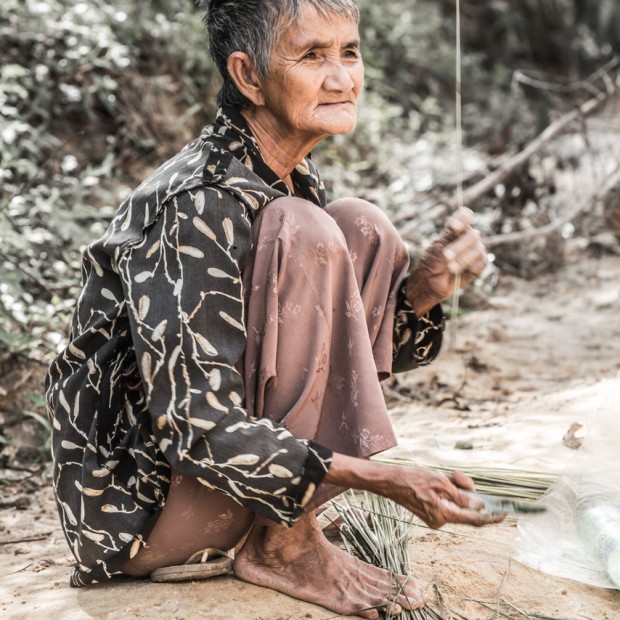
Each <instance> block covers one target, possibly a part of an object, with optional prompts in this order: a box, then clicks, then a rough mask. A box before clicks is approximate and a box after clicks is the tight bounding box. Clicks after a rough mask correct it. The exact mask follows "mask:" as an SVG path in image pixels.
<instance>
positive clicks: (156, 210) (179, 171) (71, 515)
mask: <svg viewBox="0 0 620 620" xmlns="http://www.w3.org/2000/svg"><path fill="white" fill-rule="evenodd" d="M292 177H293V181H294V183H295V186H296V190H297V192H299V193H301V194H302V195H303V196H305V197H306V198H307V199H308V200H311V201H312V202H314V203H316V204H318V205H319V206H324V205H325V191H324V188H323V185H322V183H321V182H320V180H319V177H318V174H317V172H316V169H315V168H314V166H313V165H312V163H311V162H310V160H309V159H305V160H303V161H302V162H301V163H300V164H299V165H298V166H297V168H296V169H295V171H294V172H293V175H292ZM289 193H290V192H289V190H288V188H287V186H286V185H285V184H284V183H283V182H282V181H281V180H280V179H278V178H277V177H276V175H275V174H274V173H273V172H272V171H271V170H270V169H269V168H268V167H267V166H266V165H265V163H264V162H263V160H262V158H261V156H260V153H259V151H258V147H257V145H256V142H255V140H254V138H253V137H252V135H251V133H250V131H249V129H248V128H247V125H246V124H245V123H244V121H243V119H242V117H241V116H240V115H239V114H238V113H236V112H235V111H231V110H226V111H225V112H222V111H220V112H219V114H218V117H217V120H216V122H215V123H214V124H213V125H209V126H207V127H206V128H205V129H204V130H203V132H202V134H201V136H200V137H199V138H198V139H197V140H195V141H193V142H192V143H190V144H189V145H187V146H186V147H185V148H184V149H183V150H182V151H181V152H180V153H178V154H177V155H176V156H174V157H173V158H172V159H170V160H169V161H168V162H166V163H165V164H164V165H163V166H161V167H160V168H159V169H158V170H157V171H155V172H154V173H153V174H152V175H151V176H150V177H149V178H148V179H147V180H146V181H145V182H144V183H143V184H142V185H140V187H139V188H138V189H137V190H136V191H135V192H134V193H133V194H132V195H131V196H130V197H129V198H128V199H127V200H126V201H125V202H124V203H123V204H122V205H121V207H120V208H119V211H118V213H117V214H116V216H115V218H114V220H113V221H112V223H111V224H110V226H109V228H108V230H107V231H106V233H105V234H104V236H103V237H102V238H100V239H98V240H97V241H95V242H93V243H92V244H91V245H90V246H88V248H87V249H86V250H85V252H84V256H83V274H82V275H83V290H82V293H81V295H80V298H79V300H78V303H77V307H76V310H75V315H74V319H73V325H72V333H71V338H70V343H69V345H68V346H67V348H66V349H65V350H64V351H63V352H62V353H61V354H60V355H59V356H58V357H57V359H56V360H55V361H54V362H53V363H52V365H51V367H50V369H49V373H48V377H47V381H46V393H47V400H48V408H49V412H50V415H51V417H52V420H53V437H52V441H53V457H54V491H55V494H56V500H57V505H58V510H59V514H60V519H61V523H62V526H63V529H64V531H65V535H66V537H67V540H68V542H69V545H70V547H71V550H72V552H73V554H74V555H75V557H76V559H77V561H78V566H77V567H76V570H75V572H74V574H73V577H72V584H73V585H76V586H77V585H85V584H89V583H96V582H97V581H101V580H104V579H108V578H110V577H112V576H113V575H114V574H118V573H119V572H120V571H119V567H120V566H122V565H123V564H124V563H125V562H126V561H127V560H128V559H129V558H130V557H133V555H134V554H135V553H137V551H138V550H139V548H140V546H141V545H143V544H144V542H145V540H146V539H147V537H148V535H149V533H150V531H151V529H152V526H153V525H154V522H155V520H156V517H157V515H158V513H159V511H160V509H161V507H162V505H163V502H164V500H165V497H166V495H167V492H168V488H169V484H170V469H171V467H172V468H174V469H176V470H178V471H179V472H181V473H182V474H185V475H191V476H195V477H197V478H198V479H199V480H200V482H201V483H203V484H204V485H206V486H207V487H209V488H212V489H218V490H219V491H221V492H223V493H225V494H227V495H229V496H231V497H232V498H234V499H235V500H237V501H239V502H240V503H241V504H242V505H243V506H245V507H246V508H248V509H249V510H251V511H254V512H256V513H259V514H261V515H264V516H266V517H268V518H270V519H272V520H274V521H276V522H278V523H281V524H284V525H291V524H293V523H294V522H295V521H296V520H297V519H298V518H299V517H300V516H301V515H302V513H303V508H304V506H305V505H306V504H307V502H308V501H309V499H310V498H311V497H312V495H313V493H314V490H315V489H316V487H317V485H318V484H319V483H320V482H321V480H322V479H323V477H324V475H325V473H326V472H327V469H328V468H329V464H330V460H331V451H330V450H329V449H327V448H325V447H323V446H319V445H317V444H315V443H313V442H312V441H307V440H298V439H295V438H294V437H293V436H292V435H291V434H290V433H289V432H288V431H286V430H285V429H283V428H281V427H278V426H276V425H274V424H273V423H271V422H270V421H268V420H265V419H260V420H257V419H252V418H250V417H249V416H248V415H247V412H246V411H245V410H244V407H243V404H244V389H243V381H242V377H241V375H240V373H239V372H238V370H237V368H236V365H237V363H238V362H239V360H240V359H241V357H242V355H243V352H244V349H245V342H246V331H245V326H244V304H243V292H242V286H241V275H242V272H243V268H244V263H245V261H246V258H247V256H248V254H249V252H250V251H251V234H250V232H251V230H250V228H251V224H252V220H253V217H254V214H255V213H256V212H257V211H258V210H259V209H260V208H261V207H263V206H264V205H266V204H267V203H268V202H269V201H271V200H273V199H274V198H277V197H281V196H284V195H288V194H289ZM440 321H441V311H440V310H439V309H435V310H434V315H433V316H431V317H421V318H420V320H419V321H418V319H417V318H416V317H415V315H414V314H413V312H412V310H411V307H410V306H409V305H408V304H407V302H406V301H405V300H404V296H403V295H401V299H400V301H399V310H398V312H397V318H396V321H395V338H394V342H395V345H394V357H395V360H396V365H397V366H398V369H401V370H402V369H406V368H411V367H414V366H415V365H418V364H421V363H427V362H428V361H430V360H431V359H433V357H434V356H435V355H436V354H437V351H438V349H439V344H440V340H441V329H440V327H439V324H440Z"/></svg>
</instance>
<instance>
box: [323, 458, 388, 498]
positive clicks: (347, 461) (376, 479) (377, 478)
mask: <svg viewBox="0 0 620 620" xmlns="http://www.w3.org/2000/svg"><path fill="white" fill-rule="evenodd" d="M395 469H396V468H395V467H394V466H391V465H387V464H384V463H375V462H373V461H369V460H367V459H360V458H356V457H352V456H347V455H345V454H339V453H337V452H334V454H333V456H332V462H331V465H330V467H329V470H328V472H327V474H326V475H325V478H324V479H323V481H324V482H327V483H329V484H334V485H337V486H342V487H346V488H349V489H357V490H359V491H369V492H371V493H376V494H378V495H387V493H388V492H389V488H390V487H392V486H393V484H394V477H395V473H396V472H395V471H393V470H395Z"/></svg>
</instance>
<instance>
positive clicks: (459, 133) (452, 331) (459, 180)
mask: <svg viewBox="0 0 620 620" xmlns="http://www.w3.org/2000/svg"><path fill="white" fill-rule="evenodd" d="M455 57H456V79H455V91H456V102H455V104H456V105H455V107H456V143H457V144H456V147H457V176H456V204H457V208H460V207H462V206H463V125H462V122H461V109H462V104H461V2H460V0H456V55H455ZM460 289H461V274H460V273H457V274H456V275H455V276H454V291H453V292H452V303H451V309H450V323H449V328H448V352H450V353H453V352H454V350H455V347H456V331H457V325H456V316H457V314H458V312H459V293H460Z"/></svg>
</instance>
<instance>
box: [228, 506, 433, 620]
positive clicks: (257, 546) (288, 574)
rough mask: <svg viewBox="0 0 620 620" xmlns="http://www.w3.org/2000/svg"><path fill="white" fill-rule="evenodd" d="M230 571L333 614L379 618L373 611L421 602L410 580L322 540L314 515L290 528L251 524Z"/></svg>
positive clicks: (420, 603)
mask: <svg viewBox="0 0 620 620" xmlns="http://www.w3.org/2000/svg"><path fill="white" fill-rule="evenodd" d="M233 570H234V572H235V575H236V576H237V577H238V578H239V579H242V580H243V581H248V582H250V583H254V584H256V585H260V586H265V587H267V588H272V589H273V590H277V591H278V592H282V593H284V594H288V595H289V596H292V597H294V598H298V599H301V600H303V601H308V602H310V603H314V604H316V605H321V606H323V607H326V608H327V609H330V610H331V611H334V612H335V613H339V614H353V613H356V614H357V615H359V616H361V617H362V618H379V611H378V610H379V609H386V608H388V607H390V611H391V612H392V613H393V614H397V613H399V611H400V608H401V607H402V608H404V609H417V608H419V607H421V606H422V605H423V604H424V598H423V596H422V594H421V592H420V590H419V588H418V585H417V584H416V582H415V581H414V580H413V579H412V578H411V577H403V576H401V575H391V574H390V573H389V572H388V571H385V570H383V569H381V568H377V567H376V566H371V565H369V564H366V563H364V562H362V561H361V560H358V559H357V558H354V557H353V556H352V555H350V554H348V553H347V552H346V551H343V550H341V549H338V548H337V547H335V546H334V545H332V544H331V543H329V542H328V541H327V540H326V539H325V537H324V536H323V534H322V532H321V530H320V528H319V526H318V524H317V522H316V517H315V515H314V514H308V515H306V516H305V517H303V518H302V520H301V521H300V522H299V523H297V524H296V525H295V526H294V527H292V528H290V529H286V528H284V527H279V526H265V525H259V524H255V526H254V528H253V529H252V531H251V532H250V535H249V536H248V538H247V540H246V542H245V544H244V545H243V547H242V548H241V550H240V551H239V552H238V553H237V554H236V557H235V563H234V567H233Z"/></svg>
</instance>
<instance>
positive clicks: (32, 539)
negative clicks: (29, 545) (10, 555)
mask: <svg viewBox="0 0 620 620" xmlns="http://www.w3.org/2000/svg"><path fill="white" fill-rule="evenodd" d="M51 535H52V532H46V533H45V534H40V535H39V536H29V537H27V538H16V539H15V540H0V545H18V544H20V543H26V542H37V541H39V540H45V539H46V538H49V537H50V536H51Z"/></svg>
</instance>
